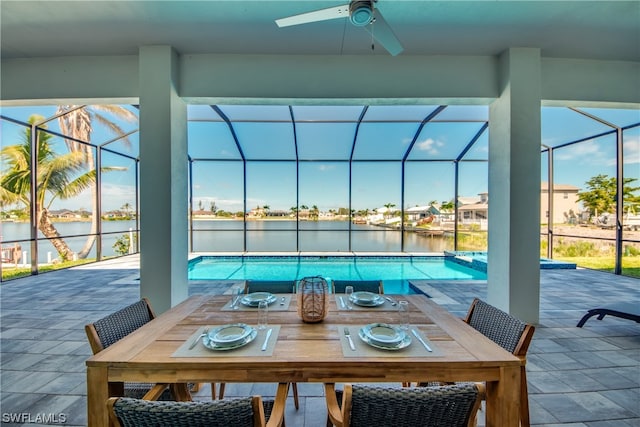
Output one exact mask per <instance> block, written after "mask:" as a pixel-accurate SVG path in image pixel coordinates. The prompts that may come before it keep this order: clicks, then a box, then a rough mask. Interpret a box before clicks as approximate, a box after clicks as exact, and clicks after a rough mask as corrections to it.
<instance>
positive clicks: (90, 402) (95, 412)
mask: <svg viewBox="0 0 640 427" xmlns="http://www.w3.org/2000/svg"><path fill="white" fill-rule="evenodd" d="M108 398H109V382H108V371H107V368H98V367H91V366H87V425H88V426H89V427H102V426H108V425H109V414H108V412H107V399H108Z"/></svg>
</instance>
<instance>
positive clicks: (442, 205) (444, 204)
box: [440, 200, 456, 211]
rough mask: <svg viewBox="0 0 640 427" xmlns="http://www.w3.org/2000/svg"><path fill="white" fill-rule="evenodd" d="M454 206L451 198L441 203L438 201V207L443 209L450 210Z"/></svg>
mask: <svg viewBox="0 0 640 427" xmlns="http://www.w3.org/2000/svg"><path fill="white" fill-rule="evenodd" d="M455 207H456V205H455V203H453V200H449V201H448V202H445V201H443V202H442V203H440V209H441V210H443V211H452V210H454V209H455Z"/></svg>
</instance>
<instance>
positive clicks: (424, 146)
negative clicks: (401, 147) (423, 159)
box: [416, 138, 444, 155]
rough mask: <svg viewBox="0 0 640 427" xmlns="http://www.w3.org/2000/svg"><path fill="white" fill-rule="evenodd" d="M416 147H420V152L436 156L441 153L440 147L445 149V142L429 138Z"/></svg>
mask: <svg viewBox="0 0 640 427" xmlns="http://www.w3.org/2000/svg"><path fill="white" fill-rule="evenodd" d="M416 145H417V146H418V150H420V151H426V152H427V153H429V154H432V155H435V154H439V153H440V147H444V142H442V141H438V140H435V139H433V138H427V139H425V140H424V141H419V142H418V143H417V144H416Z"/></svg>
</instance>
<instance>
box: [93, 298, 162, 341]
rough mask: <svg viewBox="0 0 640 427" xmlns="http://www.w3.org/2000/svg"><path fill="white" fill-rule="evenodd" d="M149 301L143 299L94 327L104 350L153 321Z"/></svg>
mask: <svg viewBox="0 0 640 427" xmlns="http://www.w3.org/2000/svg"><path fill="white" fill-rule="evenodd" d="M152 318H153V317H152V315H151V312H150V310H149V305H148V304H147V301H146V300H144V299H142V300H140V301H138V302H137V303H135V304H131V305H129V306H127V307H125V308H123V309H122V310H118V311H116V312H115V313H112V314H110V315H108V316H106V317H103V318H102V319H100V320H98V321H96V322H95V323H94V324H93V325H94V327H95V329H96V332H97V334H98V337H99V338H100V342H101V343H102V346H103V347H104V348H107V347H109V346H110V345H111V344H113V343H115V342H117V341H120V340H121V339H122V338H124V337H126V336H127V335H129V334H130V333H131V332H133V331H135V330H136V329H138V328H140V327H141V326H143V325H145V324H146V323H149V322H150V321H151V319H152Z"/></svg>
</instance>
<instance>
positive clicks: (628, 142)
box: [622, 136, 640, 165]
mask: <svg viewBox="0 0 640 427" xmlns="http://www.w3.org/2000/svg"><path fill="white" fill-rule="evenodd" d="M622 153H623V155H624V164H625V165H633V164H640V136H634V137H631V138H625V141H624V142H623V143H622Z"/></svg>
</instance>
